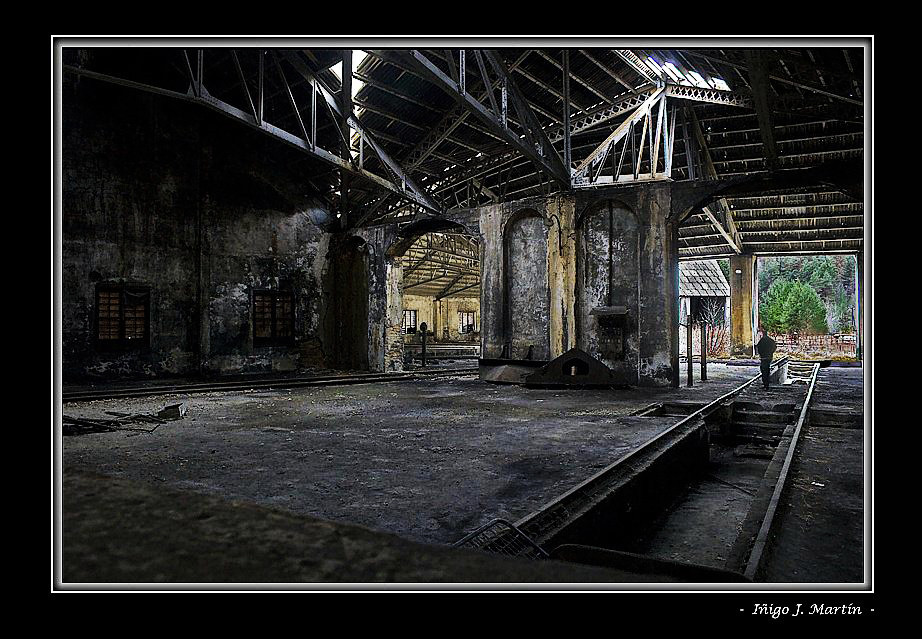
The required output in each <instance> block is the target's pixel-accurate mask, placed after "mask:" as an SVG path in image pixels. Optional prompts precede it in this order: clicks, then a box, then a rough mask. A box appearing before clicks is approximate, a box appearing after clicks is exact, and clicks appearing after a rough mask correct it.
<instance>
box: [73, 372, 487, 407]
mask: <svg viewBox="0 0 922 639" xmlns="http://www.w3.org/2000/svg"><path fill="white" fill-rule="evenodd" d="M477 374H478V371H477V369H476V368H433V369H430V370H423V371H412V372H404V373H368V374H353V375H320V376H316V377H306V378H305V377H302V378H276V379H260V380H235V381H228V382H203V383H191V384H174V385H157V386H135V387H130V388H119V389H101V390H89V391H87V390H83V391H70V392H64V393H63V394H62V401H63V402H64V403H65V404H66V403H69V402H88V401H95V400H101V399H121V398H129V397H151V396H156V395H175V394H182V395H185V394H193V393H214V392H225V391H240V390H257V389H258V390H273V389H287V388H302V387H305V386H341V385H347V384H370V383H373V382H397V381H405V380H413V379H423V378H428V377H439V376H445V375H452V376H458V375H462V376H466V375H477Z"/></svg>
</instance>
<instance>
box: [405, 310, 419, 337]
mask: <svg viewBox="0 0 922 639" xmlns="http://www.w3.org/2000/svg"><path fill="white" fill-rule="evenodd" d="M403 332H404V334H405V335H409V334H411V333H415V332H416V311H413V310H406V311H404V312H403Z"/></svg>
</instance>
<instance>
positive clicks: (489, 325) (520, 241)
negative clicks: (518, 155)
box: [478, 183, 678, 386]
mask: <svg viewBox="0 0 922 639" xmlns="http://www.w3.org/2000/svg"><path fill="white" fill-rule="evenodd" d="M609 199H613V200H617V201H618V202H619V203H620V204H619V214H618V221H617V223H616V226H615V227H614V229H615V231H616V235H620V236H622V237H621V244H619V246H623V247H624V250H620V251H619V252H618V258H617V260H616V264H614V266H615V268H614V269H613V271H612V280H611V284H607V283H606V282H607V281H608V275H607V268H605V269H604V271H605V276H604V278H603V277H602V275H601V273H602V270H603V269H602V268H601V266H602V265H605V264H607V260H608V259H609V257H608V253H607V251H608V249H607V239H608V231H607V226H606V227H605V234H604V236H605V240H606V242H605V244H606V247H605V251H601V248H602V247H601V246H595V244H598V243H599V242H600V241H601V238H599V237H596V239H592V240H591V241H590V244H591V245H592V246H590V250H589V255H590V256H591V258H592V259H591V260H587V259H586V246H585V238H584V239H580V236H581V233H582V232H583V230H584V229H583V227H582V223H583V218H584V217H586V214H587V213H589V212H592V211H595V210H596V209H597V208H598V207H599V206H600V205H601V203H603V202H606V201H607V200H609ZM606 206H607V205H606ZM670 207H671V185H670V184H669V183H658V184H644V185H638V186H635V187H627V188H625V187H618V188H613V189H596V190H587V191H578V192H576V193H575V194H559V195H554V196H550V197H535V198H528V199H525V200H520V201H516V202H505V203H498V204H493V205H489V206H484V207H481V208H479V209H478V212H479V218H480V234H481V245H482V247H483V258H482V273H483V277H482V287H481V311H482V323H481V340H482V349H483V350H482V352H483V357H485V358H496V357H500V355H501V353H502V352H503V344H504V340H505V339H506V326H507V325H511V327H512V328H513V333H514V336H513V339H514V340H518V342H517V343H516V345H515V347H514V348H513V352H512V353H511V355H512V357H514V358H517V357H522V356H524V351H523V350H522V346H523V344H524V340H528V341H537V339H538V336H539V335H540V336H542V337H543V338H544V339H545V340H546V341H545V343H546V344H547V345H548V346H547V349H548V350H547V352H548V355H547V356H548V357H549V358H553V357H556V356H558V355H560V354H562V353H563V352H565V351H567V350H569V349H570V348H572V347H574V346H577V345H578V340H577V337H578V335H579V334H580V333H581V334H582V337H580V338H579V339H580V342H579V344H580V345H583V344H585V346H583V347H584V348H586V349H587V350H588V351H589V352H590V354H592V355H594V356H599V355H600V353H599V352H598V347H597V346H596V345H594V344H596V343H597V340H594V339H593V336H594V335H596V333H597V329H598V320H597V318H596V317H595V316H591V317H590V316H589V312H590V311H591V310H592V308H593V307H594V306H595V305H597V304H599V305H606V304H607V293H608V286H611V287H612V293H613V299H612V304H614V305H622V306H627V307H628V322H630V326H626V327H625V328H626V329H627V330H626V331H625V332H626V352H625V358H624V360H619V361H618V362H609V363H610V364H613V368H614V369H615V370H616V372H618V373H619V374H620V376H621V377H622V379H623V380H624V381H625V382H626V383H629V384H639V385H643V386H650V385H667V384H673V385H675V384H677V383H678V350H677V346H678V319H677V318H678V248H677V239H676V229H675V225H674V224H673V223H672V221H671V220H672V218H671V217H670V216H671V208H670ZM525 209H532V210H534V211H536V212H537V213H538V214H539V215H540V218H533V219H535V220H536V221H537V220H540V221H541V224H542V226H543V227H544V231H543V233H544V238H546V239H544V240H541V241H538V240H537V229H538V226H537V225H534V226H533V227H529V229H528V231H527V233H528V238H529V239H527V240H525V239H524V238H523V237H522V236H523V235H524V233H526V231H522V230H519V229H518V228H517V227H516V226H515V225H513V226H511V227H509V228H510V229H511V231H512V233H511V234H509V237H508V238H507V237H506V235H505V234H504V231H505V233H508V230H507V223H508V222H509V221H510V220H511V219H514V217H515V216H516V215H518V214H520V212H521V211H523V210H525ZM606 211H607V208H606ZM631 211H632V212H633V215H632V214H631V213H630V212H631ZM526 219H527V218H526ZM606 224H607V222H606ZM590 227H592V224H591V223H590ZM596 227H598V228H596V230H595V231H594V232H592V233H590V235H593V233H594V234H595V235H598V234H599V233H601V230H602V229H601V227H599V226H598V223H596ZM516 234H519V236H518V237H517V235H516ZM507 239H511V242H512V246H513V247H514V248H513V254H514V256H518V257H515V258H514V259H513V260H512V266H511V267H510V266H508V262H507V261H506V260H504V251H505V250H506V247H507V246H508V242H507ZM516 247H517V248H516ZM586 267H588V268H589V269H590V271H592V270H593V269H594V272H595V275H594V276H593V277H590V278H589V281H588V282H587V281H586V272H585V268H586ZM507 269H508V270H509V271H510V277H509V278H508V279H507V274H506V270H507ZM509 280H511V281H513V282H514V284H513V287H512V290H510V291H509V293H511V295H510V297H509V298H507V297H506V295H507V291H506V286H507V284H506V282H507V281H509ZM603 283H605V286H604V287H603V286H602V284H603ZM516 288H518V289H520V290H521V289H523V288H524V289H527V291H528V293H527V295H520V294H518V293H516V290H515V289H516ZM603 289H604V290H603ZM507 299H511V300H512V306H511V307H509V306H507V301H506V300H507ZM542 299H546V300H547V302H546V305H545V302H543V301H542ZM526 300H528V301H527V302H526ZM580 300H582V303H581V302H580ZM524 304H528V305H529V306H528V308H531V309H540V308H541V307H542V305H544V310H543V314H541V313H538V314H532V313H529V312H523V311H522V305H524ZM507 311H511V315H512V317H513V318H514V319H510V318H509V315H507ZM525 349H526V350H527V346H525ZM593 350H595V352H593Z"/></svg>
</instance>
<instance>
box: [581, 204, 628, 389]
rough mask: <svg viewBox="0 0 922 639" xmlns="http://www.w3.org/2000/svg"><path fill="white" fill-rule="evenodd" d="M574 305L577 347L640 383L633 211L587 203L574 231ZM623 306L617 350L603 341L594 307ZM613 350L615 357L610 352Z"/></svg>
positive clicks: (620, 206) (622, 375)
mask: <svg viewBox="0 0 922 639" xmlns="http://www.w3.org/2000/svg"><path fill="white" fill-rule="evenodd" d="M577 236H578V253H577V254H578V256H579V259H578V264H577V277H578V280H577V281H578V284H579V285H578V287H577V306H578V309H579V310H578V314H579V323H578V340H577V344H578V345H579V347H580V348H581V349H583V350H584V351H586V352H587V353H590V354H591V355H593V356H594V357H597V358H598V359H600V360H601V361H602V362H604V363H605V364H606V365H607V366H608V367H609V368H611V369H612V371H614V372H615V374H616V375H617V376H618V379H620V380H622V381H623V382H625V383H640V378H639V365H638V360H639V357H640V332H641V317H640V314H639V311H640V308H639V297H640V288H641V284H642V283H641V281H640V268H639V253H640V232H639V229H638V224H637V219H636V217H635V216H634V214H633V212H632V211H630V210H629V209H627V208H625V207H624V206H622V205H620V204H619V203H614V202H612V201H611V200H609V201H608V202H599V203H597V204H594V205H592V206H591V207H590V208H589V210H588V211H587V212H586V214H585V216H584V217H583V219H582V220H581V224H580V225H579V229H578V234H577ZM608 306H624V307H626V308H627V315H626V316H624V317H618V318H617V319H613V320H612V321H613V322H614V323H615V324H616V325H617V326H616V330H617V331H618V333H617V335H616V338H615V339H614V340H612V341H616V342H620V344H618V346H617V347H613V346H612V345H606V344H604V343H603V338H604V335H603V329H602V327H601V321H602V318H601V317H600V316H598V315H592V314H591V311H592V310H593V309H594V308H597V307H608ZM616 349H617V353H616V352H615V351H616Z"/></svg>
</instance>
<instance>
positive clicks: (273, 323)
mask: <svg viewBox="0 0 922 639" xmlns="http://www.w3.org/2000/svg"><path fill="white" fill-rule="evenodd" d="M294 335H295V304H294V297H293V295H292V294H291V292H290V291H269V290H262V291H253V344H254V345H256V346H273V345H276V344H288V343H291V342H292V341H294Z"/></svg>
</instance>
